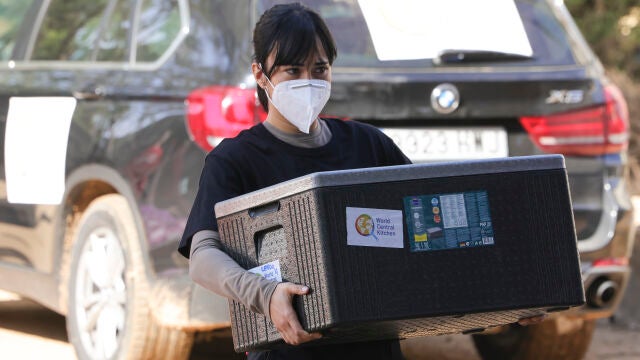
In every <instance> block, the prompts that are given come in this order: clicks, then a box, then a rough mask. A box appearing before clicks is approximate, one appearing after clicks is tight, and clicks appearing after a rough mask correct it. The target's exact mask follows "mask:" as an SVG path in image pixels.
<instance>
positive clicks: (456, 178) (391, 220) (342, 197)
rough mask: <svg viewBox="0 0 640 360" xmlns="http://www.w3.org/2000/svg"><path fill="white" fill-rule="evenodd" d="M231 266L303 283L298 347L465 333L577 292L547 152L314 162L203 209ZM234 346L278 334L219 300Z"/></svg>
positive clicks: (558, 169) (273, 341)
mask: <svg viewBox="0 0 640 360" xmlns="http://www.w3.org/2000/svg"><path fill="white" fill-rule="evenodd" d="M215 212H216V217H217V221H218V225H219V230H220V235H221V239H222V242H223V245H224V247H225V250H226V251H227V252H228V253H229V255H230V256H231V257H232V258H234V259H235V260H236V261H237V262H238V263H239V264H240V265H241V266H243V267H244V268H246V269H251V271H253V272H256V273H259V274H261V275H262V276H265V277H267V278H270V279H274V281H275V280H279V279H281V280H282V281H288V282H294V283H299V284H305V285H308V286H309V287H310V289H311V292H310V294H309V295H305V296H300V297H296V298H295V299H294V307H295V309H296V311H297V313H298V316H299V318H300V321H301V323H302V325H303V327H304V328H305V329H306V330H308V331H314V332H315V331H319V332H322V333H323V334H324V336H323V338H322V339H321V340H318V341H315V342H313V343H310V344H308V345H307V346H313V345H317V344H326V343H336V342H357V341H368V340H380V339H394V338H398V339H402V338H409V337H416V336H429V335H441V334H451V333H470V332H476V331H482V330H483V329H487V328H490V327H494V326H499V325H503V324H508V323H513V322H517V321H518V320H519V319H521V318H525V317H530V316H535V315H539V314H544V313H547V312H552V311H558V310H564V309H568V308H570V307H573V306H578V305H582V304H583V303H584V301H585V299H584V291H583V287H582V279H581V275H580V263H579V259H578V250H577V241H576V234H575V228H574V222H573V214H572V208H571V199H570V195H569V188H568V183H567V173H566V169H565V164H564V158H563V157H562V156H561V155H541V156H526V157H511V158H502V159H493V160H477V161H460V162H447V163H432V164H414V165H401V166H390V167H380V168H366V169H354V170H341V171H329V172H319V173H314V174H310V175H307V176H303V177H300V178H296V179H293V180H290V181H287V182H283V183H280V184H277V185H274V186H271V187H268V188H265V189H262V190H259V191H255V192H252V193H248V194H245V195H242V196H239V197H236V198H233V199H229V200H227V201H223V202H220V203H218V204H216V206H215ZM230 313H231V321H232V331H233V340H234V346H235V349H236V351H247V350H259V349H270V348H275V347H278V346H281V345H282V344H283V341H282V339H281V337H280V335H279V334H278V332H277V331H276V329H275V328H274V326H273V325H272V324H271V323H270V322H269V321H268V320H267V318H266V317H265V316H263V315H259V314H256V313H253V312H251V311H250V310H249V309H248V308H246V307H245V306H243V305H242V304H240V303H237V302H235V301H230Z"/></svg>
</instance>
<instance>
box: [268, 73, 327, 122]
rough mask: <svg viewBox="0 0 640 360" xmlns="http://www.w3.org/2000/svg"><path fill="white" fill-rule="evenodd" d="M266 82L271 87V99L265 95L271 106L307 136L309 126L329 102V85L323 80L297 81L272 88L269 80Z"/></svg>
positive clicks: (289, 81)
mask: <svg viewBox="0 0 640 360" xmlns="http://www.w3.org/2000/svg"><path fill="white" fill-rule="evenodd" d="M267 81H269V84H271V87H273V93H272V95H271V97H269V93H267V98H268V99H269V100H270V101H271V103H272V104H273V106H275V107H276V109H278V111H279V112H280V113H281V114H282V116H284V117H285V118H286V119H287V120H288V121H289V122H290V123H291V124H293V125H294V126H295V127H297V128H298V130H300V131H302V132H303V133H305V134H308V133H309V129H310V128H311V124H313V121H314V120H315V119H316V118H317V117H318V115H320V112H321V111H322V109H323V108H324V106H325V105H326V104H327V101H329V97H330V96H331V83H329V82H328V81H325V80H316V79H298V80H288V81H283V82H281V83H279V84H278V85H276V86H273V84H272V83H271V81H270V80H269V78H267ZM265 92H266V91H265Z"/></svg>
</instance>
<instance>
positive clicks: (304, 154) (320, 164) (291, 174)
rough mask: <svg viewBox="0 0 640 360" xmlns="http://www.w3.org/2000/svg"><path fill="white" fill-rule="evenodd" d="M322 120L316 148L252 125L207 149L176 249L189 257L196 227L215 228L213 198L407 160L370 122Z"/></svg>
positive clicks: (217, 200)
mask: <svg viewBox="0 0 640 360" xmlns="http://www.w3.org/2000/svg"><path fill="white" fill-rule="evenodd" d="M325 121H326V124H327V126H328V127H329V130H330V131H331V140H330V141H329V142H328V143H327V144H326V145H323V146H321V147H317V148H301V147H297V146H293V145H290V144H287V143H285V142H283V141H281V140H279V139H277V138H276V137H274V136H273V135H272V134H271V133H270V132H269V131H268V130H267V129H266V128H265V127H264V125H262V124H258V125H255V126H254V127H252V128H250V129H248V130H244V131H242V132H241V133H240V134H238V136H236V137H235V138H232V139H225V140H223V141H222V142H221V143H220V144H219V145H218V146H217V147H216V148H215V149H213V150H212V151H211V152H210V153H209V154H208V155H207V157H206V159H205V164H204V168H203V170H202V174H201V176H200V185H199V189H198V194H197V195H196V199H195V201H194V203H193V207H192V208H191V213H190V214H189V219H188V221H187V225H186V226H185V230H184V234H183V235H182V239H181V240H180V245H179V248H178V250H179V251H180V253H181V254H182V255H184V256H186V257H188V256H189V250H190V247H191V238H192V236H193V235H194V234H195V233H197V232H198V231H201V230H214V231H218V224H217V222H216V218H215V214H214V205H215V204H216V203H217V202H220V201H223V200H227V199H230V198H232V197H235V196H239V195H243V194H246V193H248V192H251V191H254V190H259V189H262V188H265V187H267V186H270V185H274V184H277V183H280V182H283V181H286V180H291V179H294V178H297V177H300V176H303V175H307V174H311V173H314V172H320V171H330V170H345V169H357V168H366V167H376V166H389V165H401V164H408V163H410V161H409V159H407V157H406V156H405V155H404V154H403V153H402V151H400V149H398V147H397V146H396V145H395V144H394V143H393V141H392V140H391V139H390V138H389V137H387V136H386V135H385V134H383V133H382V132H381V131H380V130H378V129H377V128H375V127H373V126H371V125H368V124H363V123H359V122H356V121H343V120H339V119H325Z"/></svg>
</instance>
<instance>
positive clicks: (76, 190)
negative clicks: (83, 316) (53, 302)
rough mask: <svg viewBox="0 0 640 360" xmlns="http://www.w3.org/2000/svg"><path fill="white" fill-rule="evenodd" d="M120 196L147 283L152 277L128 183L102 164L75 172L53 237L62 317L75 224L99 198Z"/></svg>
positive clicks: (66, 186)
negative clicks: (126, 206)
mask: <svg viewBox="0 0 640 360" xmlns="http://www.w3.org/2000/svg"><path fill="white" fill-rule="evenodd" d="M108 194H119V195H121V196H123V197H124V198H125V200H126V201H127V203H128V204H129V208H130V210H131V213H132V214H133V218H134V219H133V220H134V222H135V225H136V231H137V234H138V240H139V245H140V248H141V249H142V256H143V261H144V262H145V269H146V276H147V280H151V279H152V278H154V277H155V275H154V274H153V272H152V266H150V259H149V256H148V246H147V245H148V244H147V242H146V241H144V240H143V239H145V238H146V230H145V228H144V225H143V221H142V216H141V215H140V212H139V211H138V206H137V203H136V199H135V197H134V195H133V191H132V190H131V188H130V186H129V184H128V182H127V181H126V180H125V179H124V178H123V177H122V176H121V175H120V174H119V173H118V172H117V171H116V170H114V169H112V168H110V167H108V166H105V165H101V164H87V165H83V166H80V167H79V168H77V169H75V170H74V171H73V172H71V173H70V174H69V175H68V176H67V180H66V184H65V194H64V197H63V206H61V207H60V212H61V213H60V216H59V217H58V221H59V222H60V226H58V227H57V228H58V231H59V234H58V236H56V241H57V242H58V243H57V244H56V249H58V251H57V254H56V268H57V269H58V274H57V277H58V307H59V311H60V312H61V313H62V314H65V315H66V313H67V292H66V288H67V285H68V281H69V271H70V268H69V262H70V261H69V260H70V259H69V258H70V250H71V247H72V245H73V234H74V232H73V231H74V229H75V226H76V225H77V222H78V220H79V219H80V217H81V216H82V214H83V213H84V211H85V210H86V209H87V207H88V206H89V204H91V202H92V201H94V200H95V199H97V198H99V197H100V196H104V195H108Z"/></svg>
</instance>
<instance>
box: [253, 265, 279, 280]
mask: <svg viewBox="0 0 640 360" xmlns="http://www.w3.org/2000/svg"><path fill="white" fill-rule="evenodd" d="M249 272H251V273H254V274H257V275H260V276H262V277H264V278H265V279H267V280H271V281H277V282H282V273H281V272H280V260H275V261H272V262H269V263H266V264H263V265H260V266H256V267H254V268H253V269H249Z"/></svg>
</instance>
